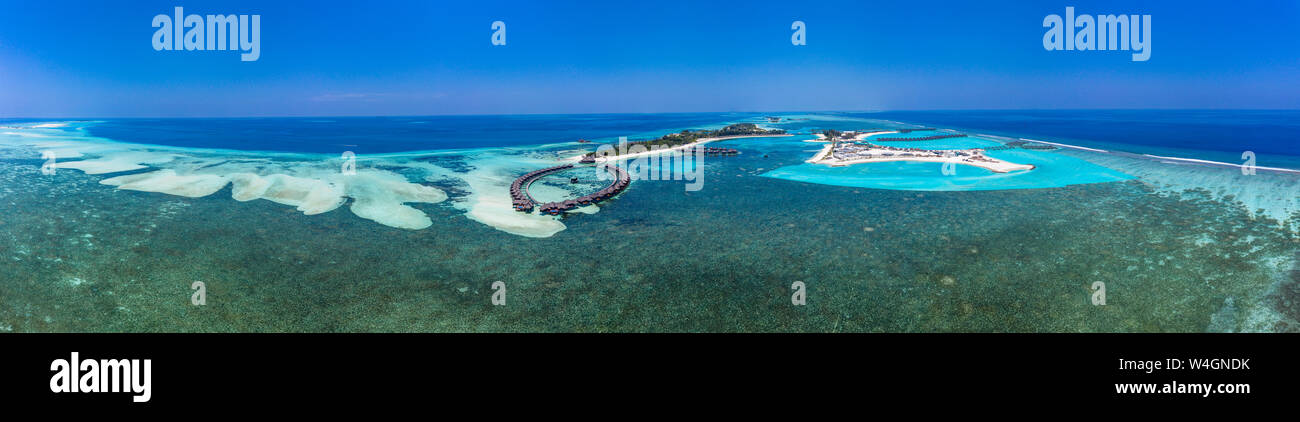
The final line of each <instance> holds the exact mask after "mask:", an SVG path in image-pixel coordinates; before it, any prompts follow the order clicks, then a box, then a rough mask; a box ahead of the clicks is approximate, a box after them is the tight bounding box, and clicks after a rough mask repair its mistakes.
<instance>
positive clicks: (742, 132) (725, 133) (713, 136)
mask: <svg viewBox="0 0 1300 422" xmlns="http://www.w3.org/2000/svg"><path fill="white" fill-rule="evenodd" d="M759 136H792V135H789V134H786V133H785V130H782V129H763V128H761V127H758V125H756V124H753V123H736V124H733V125H729V126H727V127H724V128H722V129H717V130H683V131H681V132H677V133H670V134H667V135H664V136H660V137H658V138H655V139H651V140H647V141H634V142H628V143H627V150H629V151H631V150H634V148H635V147H636V146H637V145H639V146H640V148H635V150H641V151H646V152H661V151H666V150H671V149H677V148H684V147H688V146H693V145H698V144H702V143H705V142H713V141H719V140H723V139H732V138H747V137H759ZM623 155H626V151H623V154H620V155H619V156H623ZM581 158H582V160H583V161H584V162H590V161H593V160H595V159H596V152H595V151H593V152H589V153H586V154H583V155H582V157H581Z"/></svg>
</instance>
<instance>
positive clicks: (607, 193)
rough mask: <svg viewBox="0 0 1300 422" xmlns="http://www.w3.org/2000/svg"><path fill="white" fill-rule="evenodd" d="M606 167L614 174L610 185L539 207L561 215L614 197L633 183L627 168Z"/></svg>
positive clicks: (546, 211)
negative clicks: (588, 193) (577, 196)
mask: <svg viewBox="0 0 1300 422" xmlns="http://www.w3.org/2000/svg"><path fill="white" fill-rule="evenodd" d="M604 167H605V171H608V172H609V173H610V175H612V176H614V183H610V184H609V186H606V187H605V188H604V189H601V190H598V191H596V192H595V193H592V194H590V195H585V196H582V197H579V198H578V199H570V200H567V201H559V202H548V203H545V204H542V205H540V206H538V207H537V209H538V210H539V211H541V212H542V213H543V214H550V215H559V214H560V213H563V212H565V211H568V210H571V209H574V208H577V207H583V206H587V205H591V204H595V203H597V202H600V201H604V200H606V199H609V198H613V197H614V196H617V195H618V194H619V193H622V192H623V190H624V189H627V186H628V185H629V184H631V183H632V176H631V175H629V174H627V171H626V170H623V169H622V168H620V167H618V166H610V165H606V166H604Z"/></svg>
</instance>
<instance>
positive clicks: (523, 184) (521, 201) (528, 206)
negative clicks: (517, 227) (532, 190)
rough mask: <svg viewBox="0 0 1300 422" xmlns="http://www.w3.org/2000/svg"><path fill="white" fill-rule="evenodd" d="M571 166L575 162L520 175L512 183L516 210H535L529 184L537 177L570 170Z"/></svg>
mask: <svg viewBox="0 0 1300 422" xmlns="http://www.w3.org/2000/svg"><path fill="white" fill-rule="evenodd" d="M571 168H573V164H565V165H562V166H555V167H548V168H544V169H541V170H533V171H530V172H528V173H524V175H523V176H519V178H517V179H515V181H514V183H511V184H510V199H511V201H512V202H513V203H514V206H515V211H523V212H532V211H533V198H531V197H529V196H528V184H530V183H532V182H533V181H534V180H537V178H539V177H542V176H545V175H547V174H551V173H554V172H557V171H560V170H568V169H571Z"/></svg>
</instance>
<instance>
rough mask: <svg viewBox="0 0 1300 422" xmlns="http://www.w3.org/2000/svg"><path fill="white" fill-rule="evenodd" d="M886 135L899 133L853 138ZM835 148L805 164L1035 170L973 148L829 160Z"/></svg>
mask: <svg viewBox="0 0 1300 422" xmlns="http://www.w3.org/2000/svg"><path fill="white" fill-rule="evenodd" d="M886 133H898V131H895V130H887V131H876V132H868V133H862V134H857V135H854V136H853V138H852V141H863V140H866V138H868V137H871V136H875V135H880V134H886ZM871 145H873V146H874V145H875V144H871ZM834 147H835V144H833V143H828V144H826V146H825V147H824V148H822V150H821V151H818V152H817V154H816V155H813V157H812V158H810V159H808V160H807V161H805V162H806V163H810V164H825V165H828V166H831V167H843V166H849V165H853V164H866V163H884V162H891V161H915V162H923V163H953V164H962V165H967V166H973V167H979V168H982V169H985V170H989V171H992V172H994V173H1010V172H1013V171H1019V170H1033V169H1034V168H1035V167H1034V166H1033V165H1030V164H1016V163H1012V162H1010V161H1006V160H1000V159H997V158H993V157H989V156H986V155H984V154H983V152H982V150H980V149H979V148H972V149H967V150H953V152H964V153H966V154H969V155H967V156H951V157H949V156H922V157H917V156H897V155H895V154H899V152H898V151H897V150H890V149H884V148H868V149H866V150H865V151H859V152H858V153H859V154H862V153H866V154H870V155H874V156H873V157H869V158H856V159H850V160H843V159H828V156H829V155H830V154H831V150H832V149H834ZM974 157H978V158H982V159H974Z"/></svg>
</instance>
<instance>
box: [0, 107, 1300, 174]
mask: <svg viewBox="0 0 1300 422" xmlns="http://www.w3.org/2000/svg"><path fill="white" fill-rule="evenodd" d="M769 114H772V115H775V114H784V113H671V114H581V115H562V114H556V115H480V116H407V117H267V118H186V119H96V120H101V121H102V123H99V124H96V125H93V126H90V127H89V128H88V130H89V131H90V133H91V134H92V135H94V136H100V137H104V138H109V139H113V140H117V141H123V142H132V143H143V144H154V145H167V146H177V147H189V148H220V149H234V150H247V151H278V152H311V153H337V152H339V151H341V150H351V151H354V152H356V153H358V154H376V153H389V152H402V151H423V150H439V149H461V148H483V147H507V146H523V145H537V144H549V143H558V142H572V141H576V140H578V139H587V140H592V141H601V142H609V141H613V140H616V139H617V137H619V136H627V137H629V138H630V139H633V140H636V139H645V138H651V137H654V136H658V135H662V134H664V133H667V132H670V131H675V130H681V129H686V128H706V127H714V126H717V125H718V124H720V123H722V122H733V121H743V120H748V119H756V118H760V117H762V116H765V115H769ZM833 114H838V115H844V116H851V117H861V118H869V119H882V120H891V121H898V122H904V123H911V124H917V125H933V126H939V127H946V128H956V129H963V130H968V131H982V133H989V134H995V135H1002V136H1010V137H1028V138H1032V139H1040V140H1055V141H1061V142H1066V143H1071V144H1075V145H1081V146H1087V147H1094V148H1105V149H1116V150H1122V151H1127V152H1135V153H1150V154H1157V155H1159V154H1178V155H1179V156H1183V157H1185V158H1198V159H1209V160H1218V161H1225V160H1226V161H1231V162H1235V161H1238V156H1239V155H1240V154H1241V152H1242V151H1254V152H1255V153H1257V154H1259V155H1260V161H1261V165H1267V164H1268V162H1270V161H1272V162H1274V163H1277V164H1279V165H1281V164H1288V165H1290V164H1294V163H1297V162H1300V146H1298V145H1297V143H1298V142H1300V111H1297V110H997V111H890V112H874V113H833ZM25 120H30V119H25ZM5 121H18V120H17V119H7V120H5ZM810 124H814V125H817V126H819V127H822V126H826V122H824V121H821V122H816V123H810ZM777 126H778V127H781V128H785V129H788V130H791V131H800V130H802V129H807V128H804V127H802V126H801V122H800V121H797V120H795V121H784V122H782V123H781V124H780V125H777ZM850 126H851V128H850ZM858 126H861V124H860V123H851V124H849V125H848V126H846V127H845V128H846V129H861V128H860V127H858ZM1270 159H1271V160H1270Z"/></svg>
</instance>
